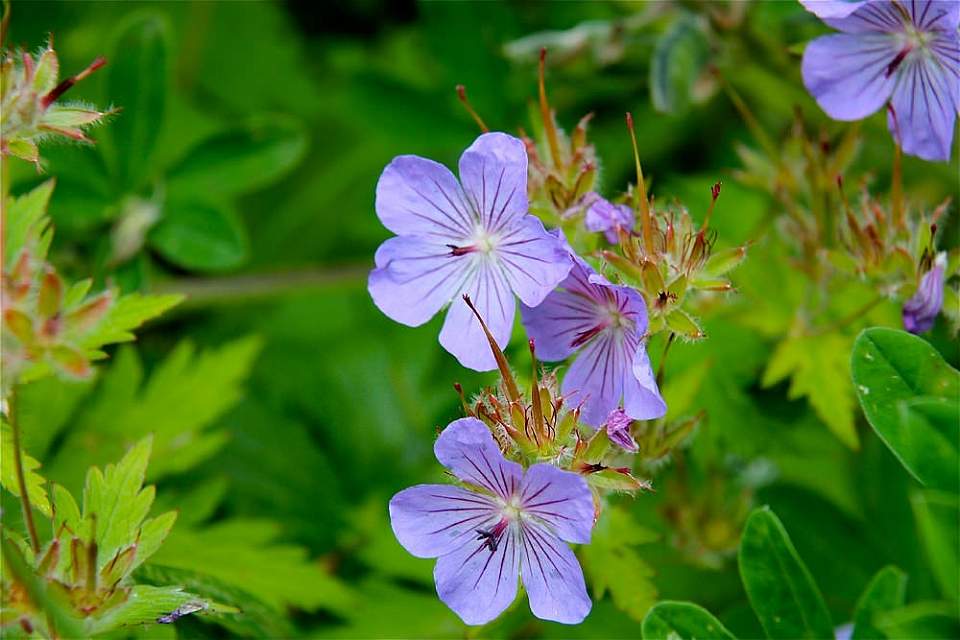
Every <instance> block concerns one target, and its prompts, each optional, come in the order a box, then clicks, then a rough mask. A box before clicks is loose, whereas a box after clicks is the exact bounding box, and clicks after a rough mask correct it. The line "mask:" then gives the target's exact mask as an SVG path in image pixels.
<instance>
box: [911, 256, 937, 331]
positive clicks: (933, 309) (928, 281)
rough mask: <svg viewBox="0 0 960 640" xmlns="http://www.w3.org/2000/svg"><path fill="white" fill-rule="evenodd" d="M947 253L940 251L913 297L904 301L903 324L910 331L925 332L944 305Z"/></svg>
mask: <svg viewBox="0 0 960 640" xmlns="http://www.w3.org/2000/svg"><path fill="white" fill-rule="evenodd" d="M946 267H947V254H945V253H940V255H938V256H937V259H936V260H935V261H934V263H933V266H932V267H930V270H929V271H927V272H926V273H925V274H923V277H922V278H920V286H919V287H917V292H916V293H914V294H913V297H912V298H910V299H909V300H907V301H906V302H904V303H903V326H904V328H905V329H906V330H907V331H909V332H910V333H923V332H924V331H929V330H930V329H932V328H933V323H934V321H935V320H936V319H937V314H938V313H940V308H941V307H942V306H943V276H944V271H945V269H946Z"/></svg>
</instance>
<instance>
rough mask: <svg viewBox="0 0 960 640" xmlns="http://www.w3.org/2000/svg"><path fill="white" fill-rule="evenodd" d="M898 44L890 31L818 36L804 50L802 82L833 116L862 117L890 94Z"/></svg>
mask: <svg viewBox="0 0 960 640" xmlns="http://www.w3.org/2000/svg"><path fill="white" fill-rule="evenodd" d="M898 49H899V45H898V44H897V41H896V39H895V37H894V36H892V35H888V34H868V35H849V34H843V33H838V34H833V35H828V36H823V37H820V38H817V39H816V40H814V41H813V42H811V43H810V44H808V45H807V48H806V49H805V50H804V52H803V62H802V64H801V71H802V73H803V83H804V85H806V87H807V90H808V91H809V92H810V93H811V94H812V95H813V97H814V98H816V100H817V104H819V105H820V107H821V108H822V109H823V110H824V111H826V112H827V115H829V116H830V117H831V118H834V119H837V120H859V119H860V118H865V117H866V116H869V115H870V114H872V113H874V112H876V111H877V110H878V109H879V108H880V107H882V106H883V104H884V103H885V102H886V101H887V98H889V97H890V93H891V91H893V87H894V84H895V77H894V76H891V75H890V74H888V72H887V71H888V67H889V66H890V63H891V62H892V61H893V60H894V58H896V56H897V53H898Z"/></svg>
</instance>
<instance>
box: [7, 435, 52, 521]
mask: <svg viewBox="0 0 960 640" xmlns="http://www.w3.org/2000/svg"><path fill="white" fill-rule="evenodd" d="M13 453H14V449H13V431H12V430H11V428H10V425H9V424H7V422H6V421H5V420H0V484H2V485H3V488H4V489H6V490H7V491H9V492H10V493H12V494H13V495H15V496H18V497H19V496H20V484H19V483H18V482H17V472H16V465H15V464H14V456H13ZM39 468H40V461H39V460H37V459H36V458H33V457H31V456H30V455H28V454H27V453H26V452H24V454H23V475H24V477H25V479H26V482H27V495H28V496H30V504H32V505H33V507H34V508H35V509H36V510H37V511H39V512H40V513H42V514H43V515H45V516H47V517H48V518H49V517H50V513H51V512H50V500H49V498H48V497H47V490H46V488H45V487H46V484H47V480H46V479H45V478H44V477H43V476H42V475H40V474H39V473H37V469H39Z"/></svg>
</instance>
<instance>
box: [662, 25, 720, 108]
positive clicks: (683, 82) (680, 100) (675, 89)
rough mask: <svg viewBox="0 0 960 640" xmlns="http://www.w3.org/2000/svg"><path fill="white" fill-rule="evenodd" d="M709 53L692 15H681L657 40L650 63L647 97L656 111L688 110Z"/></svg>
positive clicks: (701, 31) (704, 39) (694, 97)
mask: <svg viewBox="0 0 960 640" xmlns="http://www.w3.org/2000/svg"><path fill="white" fill-rule="evenodd" d="M709 51H710V49H709V45H708V43H707V39H706V37H705V36H704V33H703V29H702V28H701V27H700V24H699V22H698V20H697V18H695V17H694V16H692V15H687V14H684V15H682V16H681V17H680V18H679V19H677V21H676V22H674V23H673V25H672V26H671V27H670V29H668V30H667V31H666V32H665V33H664V34H663V35H661V36H660V37H659V38H658V39H657V44H656V47H655V48H654V51H653V57H652V58H651V61H650V98H651V99H652V100H653V106H654V108H655V109H656V110H657V111H661V112H664V113H682V112H683V111H685V110H686V109H687V108H689V106H690V103H691V102H693V101H695V99H696V96H695V95H694V94H695V86H696V83H697V81H698V80H699V79H700V75H701V74H702V73H703V69H704V65H705V64H706V62H707V59H708V54H709Z"/></svg>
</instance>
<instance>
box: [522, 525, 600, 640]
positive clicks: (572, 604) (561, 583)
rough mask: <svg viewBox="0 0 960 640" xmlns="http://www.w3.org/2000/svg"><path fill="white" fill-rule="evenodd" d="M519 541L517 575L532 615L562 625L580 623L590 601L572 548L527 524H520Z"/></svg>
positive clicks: (588, 609)
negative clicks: (561, 623)
mask: <svg viewBox="0 0 960 640" xmlns="http://www.w3.org/2000/svg"><path fill="white" fill-rule="evenodd" d="M520 541H521V550H520V575H521V576H523V586H524V587H526V589H527V595H528V597H529V598H530V610H531V611H533V615H535V616H537V617H538V618H540V619H541V620H553V621H554V622H563V623H565V624H577V623H579V622H582V621H583V619H584V618H586V617H587V614H588V613H590V607H591V603H590V598H589V596H587V587H586V584H584V581H583V570H582V569H581V568H580V563H579V562H578V561H577V557H576V556H575V555H573V551H571V550H570V548H569V547H568V546H567V545H566V544H565V543H564V542H562V541H561V540H559V539H558V538H556V537H554V536H553V535H551V534H550V533H549V532H548V531H546V530H544V529H542V528H540V527H537V526H535V525H530V524H525V525H524V526H523V529H522V531H521V536H520Z"/></svg>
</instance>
